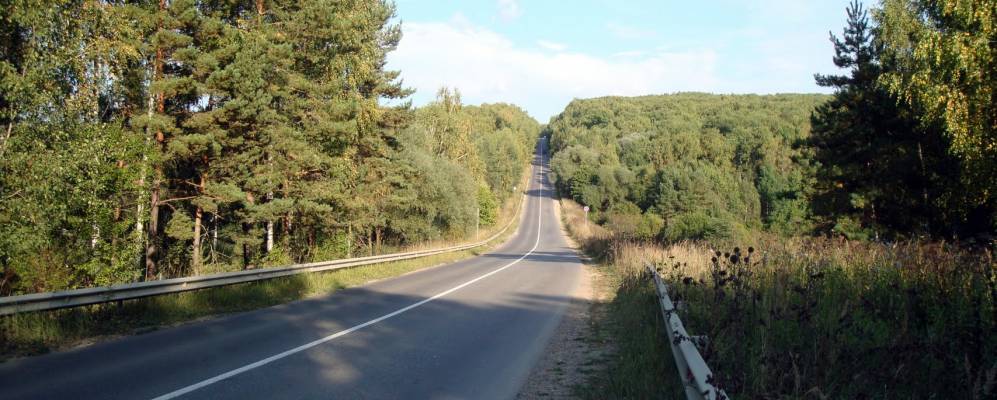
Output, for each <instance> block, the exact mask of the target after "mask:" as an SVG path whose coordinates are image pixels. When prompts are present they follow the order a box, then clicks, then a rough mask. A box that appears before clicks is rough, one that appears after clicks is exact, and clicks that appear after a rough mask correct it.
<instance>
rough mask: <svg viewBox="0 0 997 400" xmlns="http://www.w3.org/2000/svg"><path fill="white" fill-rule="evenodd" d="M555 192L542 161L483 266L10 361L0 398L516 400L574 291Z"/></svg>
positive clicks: (573, 269)
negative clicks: (504, 237)
mask: <svg viewBox="0 0 997 400" xmlns="http://www.w3.org/2000/svg"><path fill="white" fill-rule="evenodd" d="M538 154H540V153H538ZM551 193H552V190H551V187H550V183H549V182H548V180H547V171H546V166H545V165H544V162H543V160H542V157H541V156H539V155H538V156H537V157H536V159H535V160H534V165H533V176H532V178H531V183H530V188H529V190H528V193H527V197H526V202H525V209H524V210H523V215H522V217H523V219H522V221H521V223H520V227H519V229H518V231H517V232H516V233H515V234H514V235H513V236H512V238H511V239H509V241H508V242H506V243H505V244H503V245H502V246H500V247H498V248H497V249H496V250H495V251H493V252H491V253H488V254H485V255H482V256H479V257H474V258H470V259H467V260H463V261H459V262H455V263H451V264H447V265H444V266H440V267H436V268H430V269H426V270H422V271H419V272H415V273H411V274H408V275H403V276H400V277H396V278H392V279H387V280H382V281H378V282H375V283H371V284H367V285H363V286H360V287H356V288H351V289H345V290H341V291H338V292H336V293H334V294H331V295H329V296H324V297H320V298H314V299H308V300H303V301H297V302H293V303H289V304H284V305H280V306H275V307H270V308H265V309H260V310H256V311H250V312H245V313H239V314H233V315H229V316H225V317H221V318H215V319H211V320H208V321H203V322H197V323H191V324H187V325H183V326H179V327H175V328H169V329H163V330H158V331H155V332H152V333H148V334H143V335H138V336H131V337H125V338H121V339H116V340H112V341H108V342H103V343H100V344H96V345H92V346H88V347H84V348H79V349H75V350H71V351H66V352H61V353H54V354H47V355H43V356H38V357H31V358H24V359H19V360H12V361H8V362H6V363H2V364H0V399H154V398H160V399H167V398H184V399H247V398H263V399H332V398H335V399H340V398H342V399H391V398H404V399H507V398H512V397H514V396H515V395H516V393H517V392H518V391H519V389H520V387H521V386H522V385H523V382H524V381H525V379H526V377H527V375H528V374H529V372H530V369H531V368H532V366H533V365H534V364H535V362H536V361H537V359H538V358H539V356H540V355H541V353H542V352H543V351H544V348H545V347H546V344H547V342H548V340H549V339H550V337H551V335H552V333H553V332H554V329H555V328H556V327H557V325H558V323H559V322H560V320H561V317H562V315H563V313H564V311H565V309H566V306H567V305H568V303H569V302H570V301H571V298H572V295H573V294H574V293H575V291H576V289H577V287H578V285H579V283H580V279H581V266H580V263H579V260H578V258H577V256H576V255H575V253H574V252H573V251H572V250H571V249H570V248H569V247H568V245H567V243H566V242H565V239H564V237H563V236H562V235H561V231H560V229H559V227H558V223H557V220H556V217H555V215H554V212H553V211H554V210H553V201H552V198H551Z"/></svg>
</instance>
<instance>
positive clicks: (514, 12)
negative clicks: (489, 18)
mask: <svg viewBox="0 0 997 400" xmlns="http://www.w3.org/2000/svg"><path fill="white" fill-rule="evenodd" d="M498 9H499V18H501V19H502V20H503V21H506V22H509V21H512V20H514V19H516V18H518V17H519V16H520V15H522V13H523V10H522V8H520V7H519V2H518V1H517V0H498Z"/></svg>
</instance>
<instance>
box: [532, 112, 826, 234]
mask: <svg viewBox="0 0 997 400" xmlns="http://www.w3.org/2000/svg"><path fill="white" fill-rule="evenodd" d="M828 99H830V96H827V95H820V94H778V95H713V94H705V93H680V94H673V95H661V96H641V97H601V98H595V99H585V100H575V101H573V102H571V103H570V104H569V105H568V106H567V108H566V109H565V110H564V112H562V113H561V114H560V115H558V116H556V117H554V118H553V119H552V121H551V123H550V124H549V126H548V127H547V131H548V133H549V134H550V135H551V151H552V153H553V156H552V159H551V166H552V169H553V172H554V179H555V182H556V185H557V187H558V189H559V191H560V192H561V194H562V196H566V197H571V198H573V199H574V200H576V201H578V202H580V203H582V204H585V205H589V206H591V207H592V209H593V210H594V212H595V213H596V214H595V217H596V218H597V220H598V221H599V222H602V223H604V224H607V225H610V227H611V228H613V229H614V230H615V231H617V232H622V233H624V234H628V235H632V236H634V237H636V238H645V239H650V238H660V239H666V240H676V239H685V238H716V237H732V236H741V235H742V234H744V233H747V231H749V230H755V229H768V230H774V231H778V232H782V233H796V232H800V231H803V230H806V229H807V228H808V220H809V219H808V207H807V204H806V201H805V198H804V194H805V193H806V191H807V190H808V188H809V187H810V186H811V182H810V178H808V176H810V174H809V173H808V169H809V168H810V163H809V160H808V157H807V155H806V154H804V152H803V151H802V150H800V149H799V148H800V146H799V144H800V143H801V141H802V140H803V139H805V138H807V137H808V136H809V133H810V115H811V113H812V111H813V110H814V108H815V107H816V106H818V105H819V104H821V103H824V102H826V101H827V100H828Z"/></svg>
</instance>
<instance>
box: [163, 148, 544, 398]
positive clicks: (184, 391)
mask: <svg viewBox="0 0 997 400" xmlns="http://www.w3.org/2000/svg"><path fill="white" fill-rule="evenodd" d="M544 162H545V160H544V143H543V141H542V140H541V142H540V196H539V197H538V200H537V203H538V205H537V240H536V242H534V243H533V248H532V249H530V251H528V252H526V254H523V256H522V257H519V258H518V259H516V260H515V261H513V262H510V263H508V264H506V265H503V266H502V267H500V268H499V269H496V270H494V271H492V272H489V273H487V274H484V275H481V276H479V277H477V278H474V279H471V280H469V281H467V282H464V283H462V284H460V285H457V286H454V287H452V288H450V289H447V290H445V291H442V292H440V293H437V294H436V295H434V296H433V297H430V298H428V299H425V300H422V301H419V302H418V303H414V304H411V305H408V306H406V307H403V308H399V309H398V310H395V311H393V312H391V313H388V314H384V315H382V316H380V317H377V318H374V319H372V320H370V321H367V322H364V323H362V324H360V325H356V326H353V327H352V328H349V329H346V330H342V331H339V332H336V333H333V334H331V335H329V336H326V337H324V338H321V339H318V340H315V341H312V342H309V343H306V344H303V345H301V346H298V347H295V348H293V349H290V350H287V351H285V352H283V353H279V354H275V355H272V356H270V357H267V358H264V359H262V360H259V361H257V362H254V363H252V364H247V365H245V366H242V367H239V368H236V369H233V370H231V371H229V372H226V373H224V374H221V375H217V376H214V377H212V378H208V379H205V380H203V381H200V382H198V383H195V384H193V385H190V386H187V387H183V388H180V389H177V390H174V391H172V392H169V393H167V394H164V395H162V396H159V397H156V398H154V399H153V400H168V399H175V398H177V397H180V396H183V395H185V394H187V393H190V392H193V391H195V390H197V389H200V388H203V387H205V386H208V385H211V384H214V383H218V382H220V381H223V380H225V379H228V378H231V377H233V376H236V375H239V374H241V373H243V372H246V371H249V370H253V369H256V368H259V367H262V366H264V365H267V364H270V363H272V362H274V361H277V360H280V359H282V358H284V357H287V356H290V355H293V354H295V353H300V352H302V351H305V350H308V349H310V348H312V347H315V346H318V345H320V344H322V343H325V342H328V341H330V340H333V339H335V338H338V337H342V336H346V335H349V334H350V333H353V332H356V331H358V330H361V329H363V328H366V327H368V326H371V325H374V324H376V323H378V322H381V321H384V320H386V319H389V318H392V317H395V316H398V315H400V314H403V313H405V312H407V311H410V310H412V309H414V308H416V307H419V306H421V305H423V304H426V303H429V302H431V301H433V300H436V299H439V298H440V297H443V296H446V295H448V294H450V293H453V292H456V291H457V290H460V289H461V288H464V287H465V286H468V285H470V284H472V283H475V282H477V281H480V280H482V279H485V278H487V277H489V276H492V275H495V274H497V273H499V272H501V271H502V270H504V269H506V268H509V267H511V266H513V265H516V264H517V263H519V262H520V261H523V259H525V258H526V257H528V256H529V255H530V254H533V252H534V251H536V250H537V247H538V246H540V232H541V229H540V227H541V225H540V224H541V222H542V220H541V216H542V215H543V193H544V182H545V181H544Z"/></svg>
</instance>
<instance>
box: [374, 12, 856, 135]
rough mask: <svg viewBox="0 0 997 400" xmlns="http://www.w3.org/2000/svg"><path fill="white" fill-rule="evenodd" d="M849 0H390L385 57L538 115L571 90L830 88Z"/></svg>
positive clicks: (432, 86) (429, 88)
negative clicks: (397, 39) (393, 36)
mask: <svg viewBox="0 0 997 400" xmlns="http://www.w3.org/2000/svg"><path fill="white" fill-rule="evenodd" d="M848 1H849V0H823V1H820V0H818V1H813V0H754V1H752V0H742V1H736V0H700V1H688V0H687V1H672V0H658V1H643V0H642V1H622V0H621V1H610V0H570V1H569V0H560V1H556V0H532V1H530V0H480V1H471V0H465V1H457V0H396V6H397V14H398V15H397V17H398V20H399V21H400V22H401V26H402V32H403V37H402V42H401V44H400V45H399V48H398V50H396V51H395V52H393V53H392V54H390V55H389V56H388V68H390V69H397V70H401V71H402V79H403V80H404V82H405V85H406V86H408V87H411V88H414V89H416V94H415V95H413V97H412V100H413V102H414V103H415V104H416V105H421V104H425V103H426V102H428V101H431V100H432V99H433V97H434V96H435V92H436V90H437V89H439V88H440V87H442V86H450V87H456V88H457V89H459V90H460V91H461V93H462V95H463V99H464V103H465V104H479V103H494V102H507V103H514V104H517V105H519V106H521V107H523V108H524V109H526V110H527V111H528V112H529V113H530V115H532V116H533V117H535V118H537V119H538V120H539V121H541V122H547V120H548V119H549V118H550V117H551V116H553V115H555V114H557V113H558V112H560V111H561V110H563V109H564V106H565V105H567V104H568V102H570V101H571V100H572V99H573V98H588V97H598V96H606V95H624V96H634V95H643V94H660V93H672V92H677V91H703V92H713V93H784V92H827V90H826V89H824V88H820V87H818V86H817V85H815V84H814V81H813V74H814V73H815V72H820V73H828V72H834V71H835V68H834V66H833V64H831V56H832V55H833V50H832V48H831V44H830V42H828V31H834V32H835V33H836V34H839V33H840V31H841V29H842V27H843V26H844V21H845V7H846V6H847V4H848Z"/></svg>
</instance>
